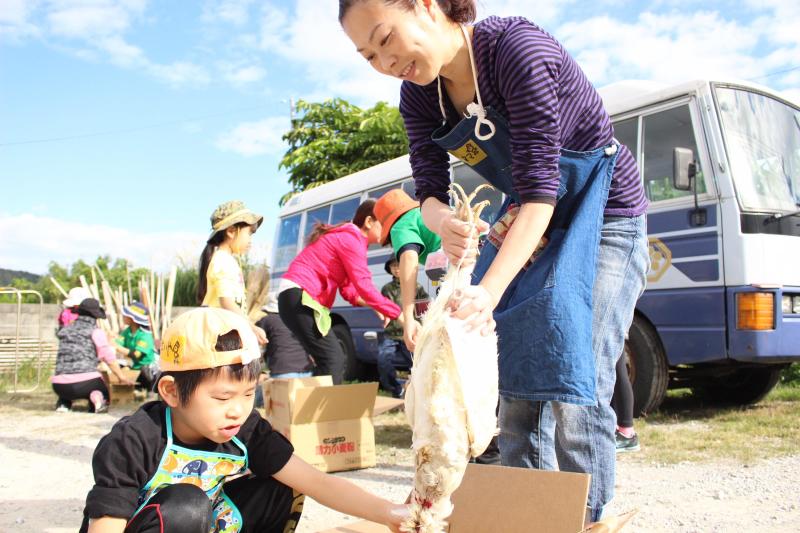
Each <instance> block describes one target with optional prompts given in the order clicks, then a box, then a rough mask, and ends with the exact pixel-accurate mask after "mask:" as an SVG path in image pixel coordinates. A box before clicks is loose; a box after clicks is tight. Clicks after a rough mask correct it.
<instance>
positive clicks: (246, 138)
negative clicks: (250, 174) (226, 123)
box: [216, 117, 289, 156]
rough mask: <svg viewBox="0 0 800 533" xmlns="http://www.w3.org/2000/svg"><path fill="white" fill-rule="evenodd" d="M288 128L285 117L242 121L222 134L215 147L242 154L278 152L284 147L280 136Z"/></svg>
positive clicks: (287, 121) (254, 154) (253, 154)
mask: <svg viewBox="0 0 800 533" xmlns="http://www.w3.org/2000/svg"><path fill="white" fill-rule="evenodd" d="M288 129H289V120H288V119H287V118H286V117H270V118H266V119H264V120H260V121H258V122H244V123H242V124H239V125H238V126H236V127H235V128H233V129H232V130H231V131H228V132H227V133H224V134H222V135H221V136H220V137H219V138H218V139H217V142H216V146H217V148H219V149H220V150H223V151H225V152H235V153H237V154H241V155H244V156H256V155H265V154H279V153H281V152H282V151H283V150H285V149H286V144H285V143H284V142H283V140H282V139H281V137H282V136H283V134H284V133H286V131H287V130H288Z"/></svg>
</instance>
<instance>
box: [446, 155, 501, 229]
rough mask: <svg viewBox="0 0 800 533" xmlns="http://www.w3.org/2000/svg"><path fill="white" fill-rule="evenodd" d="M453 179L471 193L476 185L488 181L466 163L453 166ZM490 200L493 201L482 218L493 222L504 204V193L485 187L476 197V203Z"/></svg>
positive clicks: (484, 211) (482, 214)
mask: <svg viewBox="0 0 800 533" xmlns="http://www.w3.org/2000/svg"><path fill="white" fill-rule="evenodd" d="M453 181H454V182H456V183H458V184H459V185H461V187H462V188H463V189H464V192H466V193H467V194H470V193H471V192H472V191H473V190H475V188H476V187H478V186H479V185H483V184H484V183H486V180H485V179H483V177H481V175H480V174H478V173H477V172H475V171H474V170H472V168H471V167H470V166H468V165H465V164H460V165H455V166H454V167H453ZM484 200H489V201H490V202H491V203H490V204H489V206H487V207H486V209H484V210H483V213H481V218H482V219H483V220H484V221H485V222H488V223H489V224H491V223H492V222H494V219H495V216H497V213H498V212H499V211H500V207H502V204H503V193H501V192H500V191H498V190H497V189H484V190H482V191H481V192H479V193H478V196H477V197H476V198H475V201H474V202H473V205H474V204H477V203H478V202H482V201H484Z"/></svg>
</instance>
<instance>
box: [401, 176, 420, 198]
mask: <svg viewBox="0 0 800 533" xmlns="http://www.w3.org/2000/svg"><path fill="white" fill-rule="evenodd" d="M403 190H404V191H406V194H407V195H409V196H410V197H411V198H413V199H414V200H419V198H417V191H416V187H415V185H414V180H413V178H412V179H410V180H406V181H404V182H403Z"/></svg>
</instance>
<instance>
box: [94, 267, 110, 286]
mask: <svg viewBox="0 0 800 533" xmlns="http://www.w3.org/2000/svg"><path fill="white" fill-rule="evenodd" d="M94 266H95V268H97V273H98V274H100V283H101V286H102V282H104V281H106V276H105V274H103V269H102V268H100V264H99V263H98V262H97V261H95V262H94ZM109 287H111V285H109Z"/></svg>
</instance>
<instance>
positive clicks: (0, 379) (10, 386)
mask: <svg viewBox="0 0 800 533" xmlns="http://www.w3.org/2000/svg"><path fill="white" fill-rule="evenodd" d="M36 372H37V366H36V361H35V360H33V359H25V360H23V361H20V365H19V369H18V372H17V389H18V390H25V389H30V388H33V387H34V385H36ZM51 375H53V364H52V363H51V362H48V363H43V364H42V372H41V378H40V382H39V388H41V387H42V386H46V388H48V389H49V388H50V387H49V383H50V382H49V381H48V380H49V378H50V376H51ZM13 390H14V372H13V370H4V371H3V372H0V393H2V392H11V391H13Z"/></svg>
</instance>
